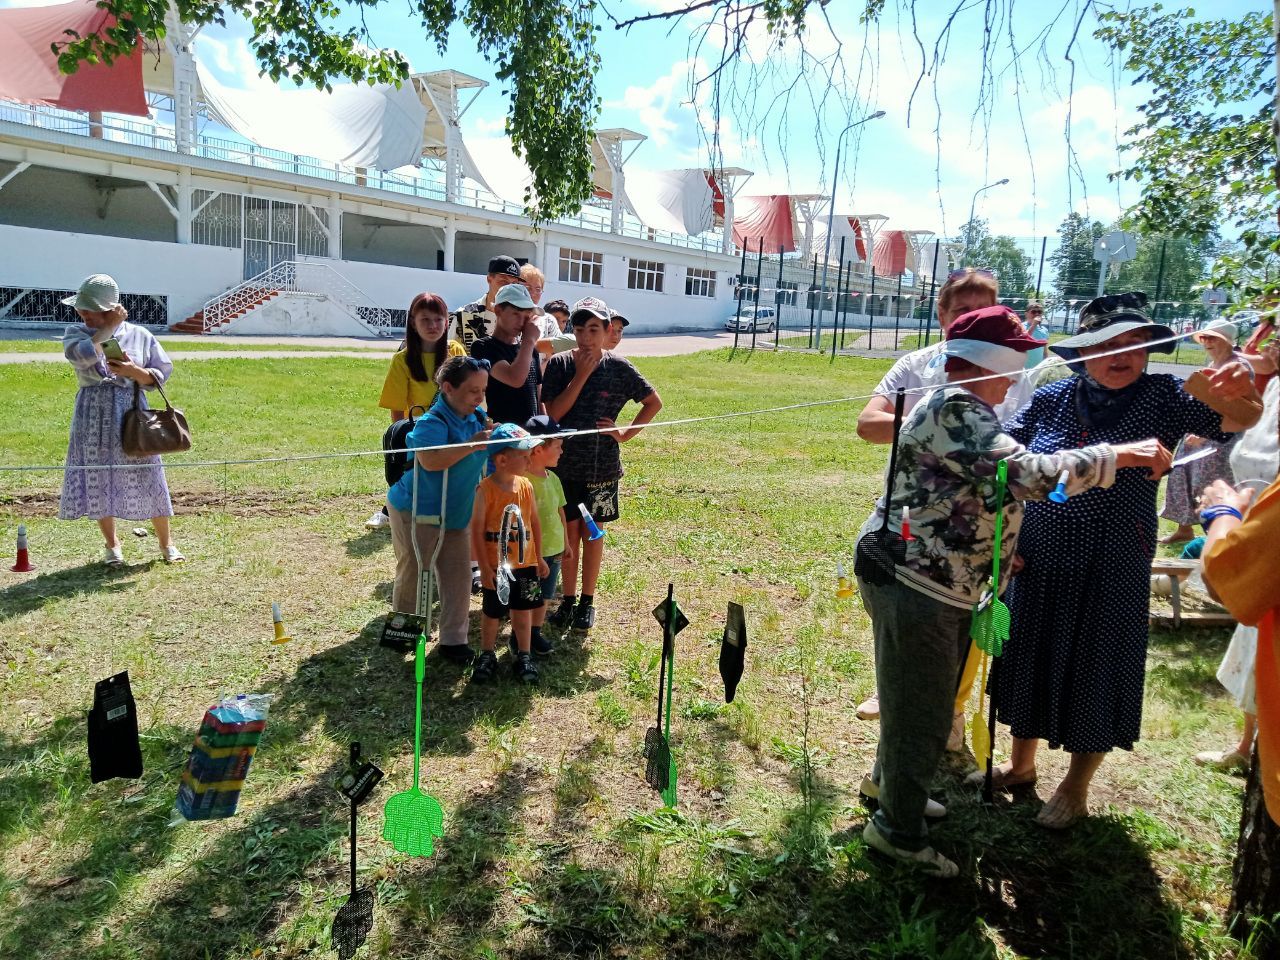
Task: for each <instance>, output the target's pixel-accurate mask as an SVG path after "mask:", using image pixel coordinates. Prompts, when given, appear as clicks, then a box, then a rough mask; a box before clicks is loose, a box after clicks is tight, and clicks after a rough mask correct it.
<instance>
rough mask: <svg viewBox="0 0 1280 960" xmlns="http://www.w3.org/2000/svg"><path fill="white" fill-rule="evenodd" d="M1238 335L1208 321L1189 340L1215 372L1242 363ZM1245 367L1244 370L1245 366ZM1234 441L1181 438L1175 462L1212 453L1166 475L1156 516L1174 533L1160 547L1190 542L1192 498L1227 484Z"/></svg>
mask: <svg viewBox="0 0 1280 960" xmlns="http://www.w3.org/2000/svg"><path fill="white" fill-rule="evenodd" d="M1239 336H1240V331H1239V330H1238V329H1237V328H1236V325H1235V324H1234V323H1231V322H1230V321H1229V320H1211V321H1210V322H1209V323H1207V324H1205V326H1204V327H1203V328H1202V329H1201V330H1200V331H1199V332H1198V333H1195V334H1193V335H1192V338H1191V339H1193V340H1195V341H1196V343H1198V344H1200V346H1202V347H1204V351H1205V353H1207V354H1208V355H1209V363H1208V368H1209V369H1211V370H1217V369H1218V368H1220V367H1223V366H1225V365H1226V364H1228V363H1232V362H1233V361H1241V362H1245V358H1244V354H1243V353H1241V352H1240V351H1239V350H1237V349H1236V341H1237V339H1238V338H1239ZM1245 365H1246V366H1248V364H1247V362H1245ZM1238 436H1239V434H1237V435H1236V437H1232V439H1231V440H1230V441H1228V442H1227V443H1215V442H1214V441H1212V440H1206V439H1205V438H1204V437H1197V436H1188V437H1185V438H1184V439H1183V441H1182V443H1181V445H1180V446H1179V447H1178V449H1177V451H1176V452H1175V453H1174V459H1175V460H1176V459H1179V458H1181V457H1184V456H1186V455H1187V454H1189V453H1195V452H1196V451H1198V450H1213V451H1214V452H1213V453H1210V454H1206V455H1205V456H1204V458H1203V459H1201V460H1193V461H1191V462H1190V463H1183V464H1179V465H1178V466H1176V467H1174V468H1173V470H1172V471H1170V473H1169V479H1168V480H1167V481H1166V483H1165V489H1164V507H1163V508H1162V509H1161V511H1160V516H1161V517H1163V518H1164V519H1165V520H1172V521H1173V522H1174V523H1176V524H1177V525H1178V529H1177V530H1174V531H1173V532H1172V533H1170V534H1168V535H1166V536H1163V537H1161V538H1160V542H1161V543H1185V542H1186V541H1188V540H1191V539H1194V538H1195V535H1196V531H1195V524H1196V523H1197V522H1199V519H1200V511H1199V509H1198V508H1197V507H1196V504H1195V498H1196V497H1198V496H1199V495H1200V491H1202V490H1203V489H1204V488H1205V487H1207V486H1209V484H1211V483H1213V481H1215V480H1226V481H1227V482H1228V483H1230V482H1231V462H1230V458H1231V450H1232V448H1233V446H1234V445H1235V440H1236V439H1237V437H1238Z"/></svg>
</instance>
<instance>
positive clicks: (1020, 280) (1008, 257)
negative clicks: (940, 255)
mask: <svg viewBox="0 0 1280 960" xmlns="http://www.w3.org/2000/svg"><path fill="white" fill-rule="evenodd" d="M953 241H954V242H955V243H959V244H964V243H966V241H967V242H968V245H969V250H968V253H967V255H966V256H965V262H966V263H968V264H969V265H971V266H974V267H980V268H982V269H986V270H990V271H991V272H992V273H994V274H995V275H996V280H997V281H998V282H999V284H1000V296H1001V297H1003V298H1005V299H1014V300H1019V299H1029V298H1032V297H1034V296H1035V295H1036V293H1035V283H1036V277H1035V269H1036V264H1035V262H1034V261H1033V260H1032V259H1031V257H1030V256H1029V255H1028V254H1027V252H1026V251H1025V250H1023V249H1022V247H1020V246H1019V245H1018V241H1017V240H1016V239H1014V238H1013V237H1009V236H992V235H991V231H990V230H989V229H988V227H987V221H986V220H983V219H982V218H981V217H975V218H974V219H973V221H972V223H966V224H963V225H962V226H961V227H960V232H959V233H958V234H957V235H956V236H955V237H954V238H953Z"/></svg>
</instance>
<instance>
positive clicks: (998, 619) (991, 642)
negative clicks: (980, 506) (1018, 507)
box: [969, 460, 1010, 657]
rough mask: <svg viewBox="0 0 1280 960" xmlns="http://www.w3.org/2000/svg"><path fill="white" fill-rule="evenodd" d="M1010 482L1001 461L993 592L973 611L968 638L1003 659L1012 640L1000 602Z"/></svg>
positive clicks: (998, 480)
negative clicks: (1008, 643) (1002, 653)
mask: <svg viewBox="0 0 1280 960" xmlns="http://www.w3.org/2000/svg"><path fill="white" fill-rule="evenodd" d="M1008 482H1009V465H1008V462H1007V461H1005V460H1001V461H1000V464H999V466H997V468H996V530H995V544H994V548H993V550H992V554H993V555H992V560H991V592H990V593H989V594H987V596H985V597H983V599H982V600H981V601H979V603H978V605H977V606H976V607H974V609H973V619H972V620H971V621H970V624H969V636H971V637H972V638H973V641H974V643H976V644H977V645H978V649H979V650H981V651H982V652H983V653H986V654H990V655H991V656H993V657H998V656H1000V653H1001V652H1002V651H1003V650H1004V642H1005V641H1006V640H1008V639H1009V623H1010V618H1009V608H1008V607H1006V606H1005V605H1004V601H1002V600H1001V599H1000V549H1001V542H1002V541H1003V539H1004V492H1005V487H1006V486H1007V485H1008Z"/></svg>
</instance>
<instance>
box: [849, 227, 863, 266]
mask: <svg viewBox="0 0 1280 960" xmlns="http://www.w3.org/2000/svg"><path fill="white" fill-rule="evenodd" d="M849 228H850V229H851V230H853V236H854V241H853V244H854V246H855V247H857V248H858V259H859V260H861V261H862V262H863V263H866V262H867V240H866V236H865V235H864V234H863V232H862V221H861V220H859V219H858V218H857V217H850V218H849Z"/></svg>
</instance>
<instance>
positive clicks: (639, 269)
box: [627, 257, 667, 293]
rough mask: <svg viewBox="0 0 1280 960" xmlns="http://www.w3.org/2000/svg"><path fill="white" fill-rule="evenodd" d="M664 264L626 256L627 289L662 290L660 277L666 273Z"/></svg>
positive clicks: (658, 291) (655, 291)
mask: <svg viewBox="0 0 1280 960" xmlns="http://www.w3.org/2000/svg"><path fill="white" fill-rule="evenodd" d="M666 272H667V267H666V264H662V263H658V262H657V261H656V260H633V259H631V258H630V257H628V258H627V289H629V290H652V291H653V292H654V293H661V292H662V279H663V277H664V276H665V275H666Z"/></svg>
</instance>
